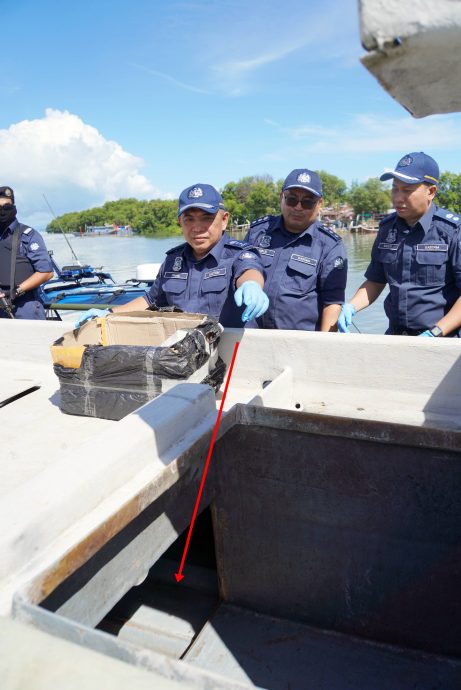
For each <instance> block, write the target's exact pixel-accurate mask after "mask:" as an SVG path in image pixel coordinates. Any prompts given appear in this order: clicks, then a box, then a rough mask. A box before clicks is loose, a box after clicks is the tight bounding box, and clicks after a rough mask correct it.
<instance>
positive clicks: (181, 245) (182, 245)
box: [165, 242, 187, 254]
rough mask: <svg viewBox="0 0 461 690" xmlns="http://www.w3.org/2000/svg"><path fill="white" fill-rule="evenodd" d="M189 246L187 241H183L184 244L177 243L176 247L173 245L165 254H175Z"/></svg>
mask: <svg viewBox="0 0 461 690" xmlns="http://www.w3.org/2000/svg"><path fill="white" fill-rule="evenodd" d="M186 246H187V242H183V243H182V244H177V245H176V247H172V248H171V249H168V250H167V251H166V252H165V254H174V253H175V252H182V251H184V249H185V248H186Z"/></svg>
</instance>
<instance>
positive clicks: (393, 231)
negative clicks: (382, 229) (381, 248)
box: [385, 228, 397, 244]
mask: <svg viewBox="0 0 461 690" xmlns="http://www.w3.org/2000/svg"><path fill="white" fill-rule="evenodd" d="M396 239H397V230H396V229H395V228H391V229H390V230H389V232H388V233H387V237H386V239H385V242H389V243H390V244H392V243H393V242H395V240H396Z"/></svg>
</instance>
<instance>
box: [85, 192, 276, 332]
mask: <svg viewBox="0 0 461 690" xmlns="http://www.w3.org/2000/svg"><path fill="white" fill-rule="evenodd" d="M228 219H229V214H228V212H227V211H225V209H224V202H223V199H222V197H221V194H219V192H218V191H217V190H216V189H215V188H214V187H212V186H211V185H209V184H201V183H198V184H195V185H192V186H191V187H187V189H185V190H184V191H183V192H182V193H181V195H180V197H179V206H178V222H179V224H180V226H181V228H182V231H183V235H184V239H185V240H186V242H185V243H183V244H180V245H179V246H177V247H174V248H173V249H170V250H169V251H168V252H167V255H166V259H165V261H164V262H163V264H162V265H161V267H160V270H159V273H158V276H157V278H156V279H155V281H154V283H153V285H152V287H151V288H150V290H149V291H148V292H147V293H146V295H145V296H142V297H137V298H136V299H134V300H132V301H131V302H129V303H128V304H124V305H123V306H119V307H114V308H113V309H112V310H110V311H113V312H117V311H121V312H126V311H136V310H144V309H149V308H155V307H165V306H176V307H179V308H180V309H182V310H183V311H187V312H198V313H202V314H210V315H212V316H214V317H216V318H217V319H218V320H219V321H220V323H221V324H222V325H223V326H228V327H234V328H238V327H241V326H242V321H243V322H246V321H248V320H250V319H253V318H256V317H257V316H261V314H263V313H264V311H265V310H266V309H267V306H268V304H269V300H268V297H267V295H266V294H265V293H264V291H263V289H262V288H263V285H264V277H263V267H262V263H261V259H260V257H259V255H258V252H257V251H256V250H254V249H253V248H252V247H251V246H250V245H249V244H247V243H245V242H240V241H238V240H233V239H231V237H230V236H229V235H228V234H227V233H226V232H225V230H226V227H227V222H228ZM234 290H235V292H234ZM108 311H109V310H99V309H90V310H89V311H88V312H85V313H84V314H83V315H82V317H80V319H79V320H78V321H77V324H76V325H80V324H81V323H83V321H86V320H87V319H88V318H91V317H92V316H105V315H106V314H107V313H108Z"/></svg>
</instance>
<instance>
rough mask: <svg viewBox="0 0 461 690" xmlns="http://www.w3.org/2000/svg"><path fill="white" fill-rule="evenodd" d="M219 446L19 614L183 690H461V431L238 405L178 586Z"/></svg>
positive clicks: (42, 580)
mask: <svg viewBox="0 0 461 690" xmlns="http://www.w3.org/2000/svg"><path fill="white" fill-rule="evenodd" d="M209 441H210V434H209V433H206V434H204V436H202V437H200V438H199V439H198V440H197V441H196V443H195V444H193V445H192V446H190V447H188V449H187V450H185V451H184V452H183V453H182V454H180V456H178V457H177V458H176V459H175V460H174V461H172V462H171V463H170V464H169V465H168V466H166V467H165V469H164V471H163V473H162V476H161V477H159V478H158V479H157V480H156V481H155V482H154V483H153V484H152V485H150V486H148V487H146V488H145V489H144V490H143V491H142V492H141V493H140V494H139V495H137V496H136V497H134V498H133V499H132V500H131V501H130V502H129V503H126V504H124V505H123V507H121V508H119V509H118V510H117V511H116V512H114V514H113V515H112V516H111V518H110V519H108V520H106V522H105V523H104V524H103V525H101V526H100V527H99V529H97V530H95V531H93V533H92V534H89V535H88V537H87V539H85V540H83V541H81V542H80V543H79V544H78V545H76V546H75V547H74V548H73V549H71V550H69V551H68V552H67V553H66V554H65V555H64V556H63V557H62V558H61V559H60V560H59V561H58V562H56V563H55V565H54V567H53V568H50V569H49V570H48V571H47V572H43V573H41V574H40V575H38V576H37V577H36V578H35V580H34V581H33V582H31V583H29V584H28V586H27V587H26V588H24V590H22V591H20V592H18V593H17V594H16V596H15V602H14V614H15V616H16V617H17V618H19V619H22V620H25V621H27V622H28V623H31V624H33V625H35V626H36V627H39V628H41V629H42V630H44V631H46V632H48V633H51V634H53V635H57V636H60V637H65V638H66V639H68V640H71V641H73V642H75V643H77V644H80V645H84V646H88V647H90V648H92V649H94V650H97V651H99V652H103V653H105V654H109V655H111V656H114V657H116V658H118V659H122V660H124V661H128V662H130V663H132V664H135V665H138V666H142V667H144V668H148V669H152V670H154V669H155V670H156V671H157V673H160V674H161V675H163V676H167V677H168V678H174V679H175V680H177V681H180V682H183V683H184V685H185V687H194V688H210V687H213V688H222V689H223V690H224V689H225V688H228V689H230V688H238V687H245V686H246V687H249V686H250V687H255V686H256V687H263V688H269V689H270V690H278V689H281V688H286V687H290V688H292V689H293V690H319V689H322V690H326V689H328V690H344V688H347V689H348V690H363V689H364V688H373V689H374V690H387V689H388V688H392V689H393V690H408V688H409V687H418V688H420V689H421V690H429V689H430V688H434V687H443V688H444V690H455V689H456V688H459V687H460V683H461V643H460V639H459V635H458V629H459V627H458V622H459V620H460V615H461V610H460V599H459V580H460V577H461V555H460V550H459V544H460V543H461V522H460V520H459V516H460V515H461V463H460V462H459V457H460V455H459V453H460V450H461V433H460V432H458V431H452V430H443V429H432V428H428V427H425V428H421V427H411V426H406V425H400V424H390V423H387V422H386V423H383V422H376V421H370V420H350V419H345V418H341V417H332V416H328V415H324V416H320V415H314V414H309V413H305V412H294V411H292V410H276V409H270V408H263V407H258V406H244V405H236V406H234V408H233V409H232V410H230V411H229V413H228V414H227V415H226V418H225V420H224V427H223V429H222V432H221V436H220V438H219V439H218V440H217V442H216V445H215V450H214V453H213V459H212V462H211V464H210V470H209V474H208V476H207V482H206V484H205V489H204V493H203V497H202V503H201V508H202V510H203V512H202V517H201V518H200V524H197V525H196V527H197V532H195V533H193V535H192V539H191V551H190V553H189V557H188V558H187V559H186V563H185V567H184V579H183V580H182V581H181V582H180V583H177V582H176V581H175V578H174V573H175V572H176V571H177V570H178V565H179V559H180V555H181V552H182V548H183V543H184V542H183V540H184V537H181V538H180V540H178V535H181V534H183V533H184V530H186V529H187V527H188V522H189V520H190V516H191V514H192V507H193V505H194V501H195V497H196V495H197V490H198V487H199V483H200V478H201V472H202V468H203V466H204V462H205V457H206V453H207V449H208V445H209ZM428 476H430V478H431V479H430V481H428V479H427V478H428ZM210 516H211V518H210ZM181 539H182V541H181ZM214 553H215V557H214ZM165 659H166V660H167V661H165Z"/></svg>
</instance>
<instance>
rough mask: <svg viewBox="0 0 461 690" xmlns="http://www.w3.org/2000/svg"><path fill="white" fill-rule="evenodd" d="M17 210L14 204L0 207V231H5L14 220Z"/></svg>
mask: <svg viewBox="0 0 461 690" xmlns="http://www.w3.org/2000/svg"><path fill="white" fill-rule="evenodd" d="M16 214H17V210H16V206H15V205H14V204H5V205H4V206H0V230H6V228H7V227H8V226H9V225H11V223H12V222H13V221H14V219H15V218H16Z"/></svg>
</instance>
